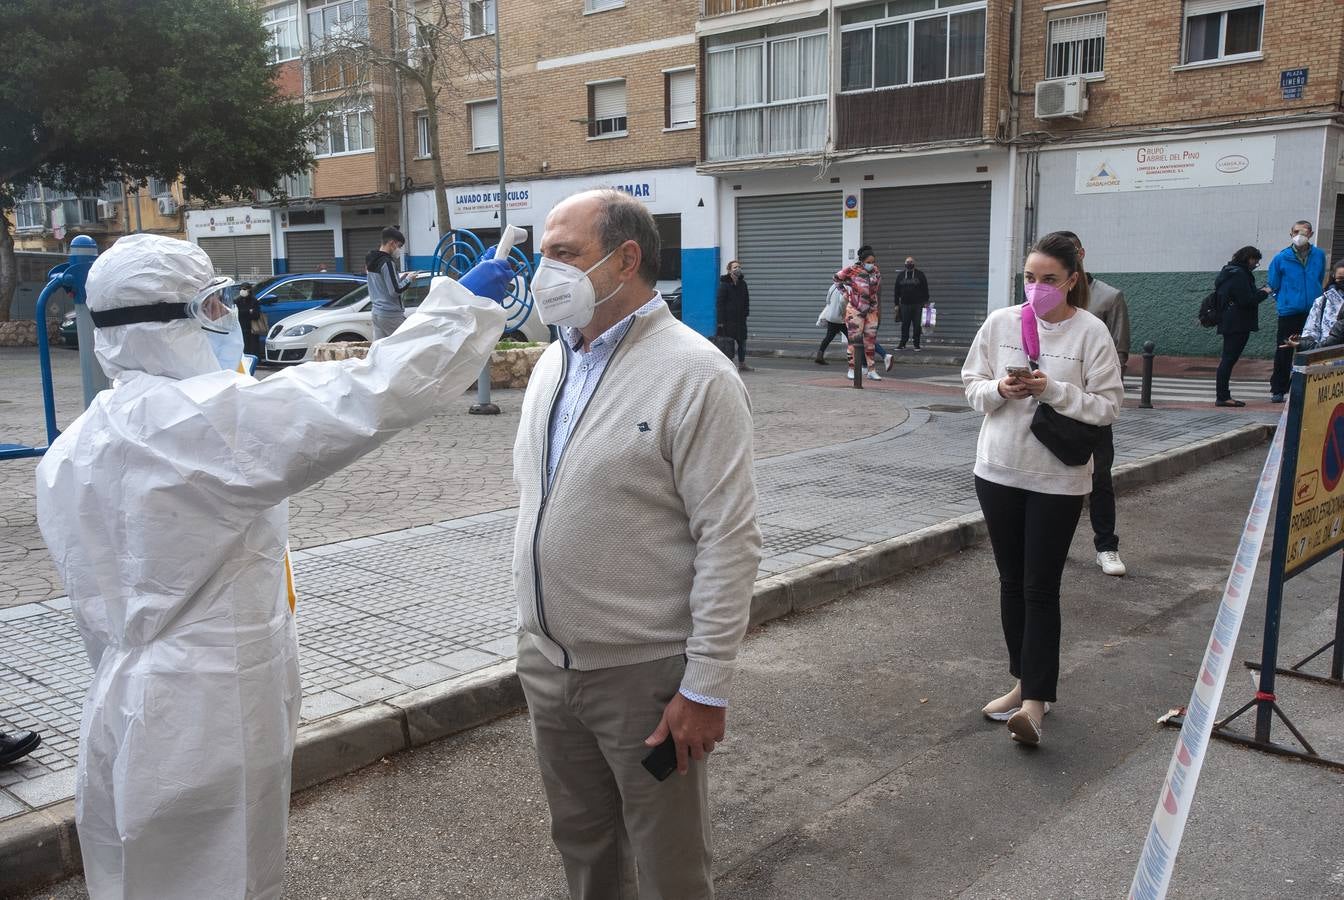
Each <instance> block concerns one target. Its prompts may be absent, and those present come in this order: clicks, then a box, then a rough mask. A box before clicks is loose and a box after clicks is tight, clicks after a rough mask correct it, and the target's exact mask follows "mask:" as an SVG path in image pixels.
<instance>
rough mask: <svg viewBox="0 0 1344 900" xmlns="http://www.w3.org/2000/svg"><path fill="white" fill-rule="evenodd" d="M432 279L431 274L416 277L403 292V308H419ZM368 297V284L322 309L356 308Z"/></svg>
mask: <svg viewBox="0 0 1344 900" xmlns="http://www.w3.org/2000/svg"><path fill="white" fill-rule="evenodd" d="M432 279H433V276H431V275H429V274H419V275H416V276H415V281H414V282H413V283H412V284H411V286H410V287H408V288H406V290H404V291H402V292H401V304H402V306H405V307H406V308H407V309H410V308H411V307H414V306H419V305H420V303H421V301H422V300H424V299H425V295H426V294H428V293H429V283H430V281H431V280H432ZM367 296H369V286H368V285H367V284H361V285H360V286H359V287H357V288H355V289H354V290H353V291H351V292H350V293H348V294H346V295H345V296H344V297H337V298H336V299H335V300H329V301H327V302H326V303H323V304H322V307H321V308H322V309H345V308H346V307H348V306H354V305H356V304H357V303H360V302H362V301H363V300H364V298H365V297H367Z"/></svg>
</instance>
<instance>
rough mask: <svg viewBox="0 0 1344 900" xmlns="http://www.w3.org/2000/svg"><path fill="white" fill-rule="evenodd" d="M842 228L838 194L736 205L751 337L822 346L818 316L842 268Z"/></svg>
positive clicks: (742, 201)
mask: <svg viewBox="0 0 1344 900" xmlns="http://www.w3.org/2000/svg"><path fill="white" fill-rule="evenodd" d="M842 222H843V214H842V212H841V204H840V193H839V192H838V191H825V192H821V193H815V194H786V195H784V196H779V197H742V198H740V199H739V200H738V201H737V258H738V261H739V262H741V263H742V270H743V273H744V274H745V276H746V279H747V284H748V286H749V287H750V289H751V316H750V317H749V318H748V319H747V330H748V333H749V336H750V337H753V338H755V337H761V338H767V339H769V340H771V341H772V342H773V341H789V342H802V343H807V344H816V343H817V342H818V341H819V340H820V337H821V334H822V332H821V330H820V329H819V328H817V313H819V312H821V308H822V307H823V306H824V305H825V304H826V291H827V290H828V289H829V288H830V286H831V283H832V278H833V276H834V275H835V273H836V271H837V270H838V269H839V268H840V267H841V265H842V264H843V262H842V257H843V252H844V251H843V249H842V246H841V237H840V228H841V224H842ZM748 346H750V344H748Z"/></svg>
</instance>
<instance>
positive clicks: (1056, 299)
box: [1026, 281, 1068, 316]
mask: <svg viewBox="0 0 1344 900" xmlns="http://www.w3.org/2000/svg"><path fill="white" fill-rule="evenodd" d="M1026 292H1027V302H1028V303H1030V304H1031V308H1032V311H1033V312H1035V313H1036V315H1037V316H1043V315H1045V314H1046V313H1048V312H1050V310H1052V309H1054V308H1055V307H1057V306H1059V304H1061V303H1063V302H1064V300H1065V298H1066V297H1067V296H1068V295H1067V294H1065V293H1064V291H1063V289H1062V288H1060V287H1059V286H1058V285H1054V284H1045V283H1043V282H1040V281H1037V282H1035V283H1034V284H1028V285H1026Z"/></svg>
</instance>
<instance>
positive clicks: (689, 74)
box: [664, 69, 695, 128]
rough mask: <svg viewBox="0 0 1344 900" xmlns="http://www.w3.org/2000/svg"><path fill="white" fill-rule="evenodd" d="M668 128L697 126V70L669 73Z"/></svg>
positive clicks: (666, 123) (666, 125)
mask: <svg viewBox="0 0 1344 900" xmlns="http://www.w3.org/2000/svg"><path fill="white" fill-rule="evenodd" d="M666 77H667V85H666V87H667V120H666V122H665V123H664V125H665V127H667V128H693V127H694V126H695V70H694V69H683V70H682V71H679V72H668V73H667V76H666Z"/></svg>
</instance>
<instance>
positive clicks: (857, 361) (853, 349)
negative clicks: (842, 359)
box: [849, 333, 868, 390]
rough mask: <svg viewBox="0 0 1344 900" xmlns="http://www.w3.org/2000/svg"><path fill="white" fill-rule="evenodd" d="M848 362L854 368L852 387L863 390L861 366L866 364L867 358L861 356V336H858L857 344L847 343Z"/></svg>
mask: <svg viewBox="0 0 1344 900" xmlns="http://www.w3.org/2000/svg"><path fill="white" fill-rule="evenodd" d="M849 350H850V357H849V359H850V362H851V363H852V364H853V366H854V386H855V387H856V388H858V389H859V390H863V365H864V363H866V362H868V357H866V356H864V355H863V334H862V333H860V334H859V340H858V342H857V343H855V342H854V341H850V342H849Z"/></svg>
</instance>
